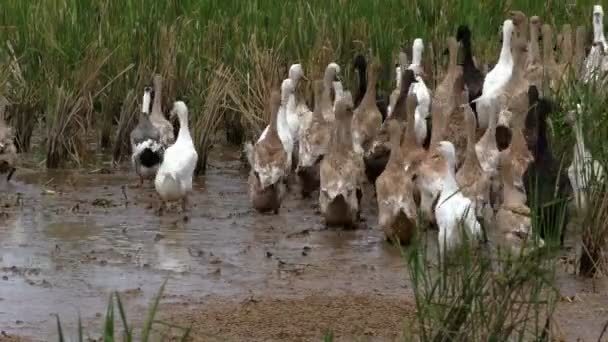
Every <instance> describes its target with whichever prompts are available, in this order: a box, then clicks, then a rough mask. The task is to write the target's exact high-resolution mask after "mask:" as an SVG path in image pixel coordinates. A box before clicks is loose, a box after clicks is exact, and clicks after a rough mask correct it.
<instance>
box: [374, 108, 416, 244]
mask: <svg viewBox="0 0 608 342" xmlns="http://www.w3.org/2000/svg"><path fill="white" fill-rule="evenodd" d="M386 126H387V131H388V135H389V137H390V157H389V160H388V163H387V164H386V168H385V169H384V171H383V172H382V174H381V175H380V176H379V177H378V178H377V179H376V183H375V185H376V194H377V199H378V201H377V202H378V225H379V226H380V228H382V230H383V231H384V235H385V237H386V239H387V240H388V241H393V242H397V243H400V244H408V243H409V242H410V240H411V238H412V236H413V235H414V232H415V229H416V223H417V208H416V203H415V199H414V192H415V190H416V189H415V185H414V182H413V180H414V176H415V172H414V170H415V167H409V168H408V170H407V171H406V170H404V168H403V162H402V159H401V136H402V132H403V123H402V122H400V121H399V120H395V119H391V120H387V121H386Z"/></svg>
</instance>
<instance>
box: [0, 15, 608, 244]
mask: <svg viewBox="0 0 608 342" xmlns="http://www.w3.org/2000/svg"><path fill="white" fill-rule="evenodd" d="M592 23H593V45H592V47H591V49H590V50H589V52H588V53H587V50H586V48H587V47H586V31H585V29H584V27H578V28H577V29H576V31H575V32H574V34H573V31H572V27H571V26H570V25H564V26H563V28H562V31H561V33H560V34H559V35H558V36H557V41H555V40H554V37H553V28H552V27H551V26H550V25H548V24H542V20H541V19H540V18H539V17H536V16H534V17H531V18H529V19H528V17H527V16H526V15H525V14H524V13H522V12H520V11H512V12H510V13H509V18H508V19H507V20H505V21H504V23H503V25H502V48H501V51H500V55H499V58H498V62H497V64H496V65H495V66H494V67H493V68H492V69H491V70H490V71H489V72H487V73H484V72H482V71H481V70H480V66H479V64H477V62H476V60H475V58H474V55H473V46H472V39H471V38H472V37H471V36H472V33H471V31H470V30H469V28H468V27H466V26H460V27H459V28H458V30H457V32H456V33H457V34H456V37H449V38H448V39H447V42H446V45H447V54H448V55H449V63H448V67H447V70H446V72H445V74H444V76H443V79H442V80H441V82H440V83H439V84H438V86H437V87H436V89H434V90H433V91H431V89H429V87H428V86H427V84H428V81H429V80H428V79H427V75H426V74H425V72H424V68H423V66H422V54H423V51H424V43H423V40H422V39H415V40H414V43H413V46H412V56H411V57H412V59H411V62H408V56H407V54H406V53H405V52H401V53H400V54H399V59H398V60H399V62H398V63H397V65H396V68H395V89H394V90H392V92H390V96H389V97H388V99H386V100H385V99H384V98H383V97H382V96H380V95H379V94H378V93H377V80H378V75H379V72H380V69H381V65H380V64H379V63H378V62H377V61H375V60H372V61H371V63H370V64H369V65H368V63H367V61H366V59H365V57H363V56H362V55H359V56H357V57H356V58H355V61H354V66H355V69H356V70H357V71H359V74H358V76H359V86H358V88H357V89H356V90H355V94H354V96H353V94H352V93H351V92H350V91H348V90H345V89H344V87H343V84H342V83H341V81H340V73H341V71H340V66H339V65H338V64H336V63H330V64H329V65H328V66H327V68H326V70H325V73H324V77H323V79H320V80H315V81H313V82H312V87H313V94H314V107H313V110H312V111H311V110H310V107H309V106H308V105H307V104H306V102H305V101H304V99H303V98H300V96H299V95H298V92H296V89H298V85H301V84H303V82H300V80H302V79H303V78H304V71H303V68H302V65H300V64H294V65H292V66H291V67H290V69H289V73H288V75H287V76H288V77H287V78H286V79H285V80H284V81H283V82H282V84H281V86H280V89H276V90H272V92H271V94H269V95H270V96H269V97H268V98H269V106H268V108H269V110H270V118H271V120H270V123H269V124H268V126H267V127H266V128H265V130H264V131H263V132H262V133H261V135H260V136H259V138H258V139H257V141H256V142H255V143H247V144H246V145H245V149H244V150H245V153H246V155H247V159H248V162H249V164H250V166H251V171H250V174H249V178H248V183H249V197H250V200H251V204H252V206H253V207H254V208H255V209H256V210H257V211H260V212H270V213H275V214H278V212H279V209H280V207H281V204H282V201H283V199H284V198H285V196H286V195H287V193H288V192H289V191H290V190H291V189H294V187H292V186H291V185H293V184H294V183H296V184H298V188H299V189H300V192H301V196H303V197H304V198H310V197H311V196H312V195H313V194H316V193H317V192H318V202H319V207H320V212H321V215H322V216H323V218H324V219H325V222H326V224H327V225H329V226H344V227H356V226H357V225H358V223H359V222H360V213H361V205H362V202H361V198H362V196H363V186H364V184H365V183H366V182H369V183H371V184H372V185H373V186H374V190H375V197H376V200H377V205H378V218H377V219H378V226H379V227H380V228H382V229H383V231H384V233H385V234H386V237H387V239H389V240H392V241H397V242H400V243H408V242H409V241H410V239H411V238H412V236H413V234H414V233H415V231H416V227H420V226H421V225H420V222H428V223H430V224H432V225H435V226H436V227H437V228H438V230H439V234H438V236H439V247H440V251H441V252H442V253H444V252H446V251H448V250H450V249H452V248H454V247H455V246H457V245H459V244H460V243H462V242H463V241H475V240H478V239H485V238H486V237H487V235H486V234H484V231H486V232H487V231H488V230H492V231H493V232H495V233H496V234H494V235H495V236H498V238H497V240H498V241H496V242H497V243H506V244H507V245H508V246H510V247H512V248H517V249H520V248H522V247H526V248H527V247H530V246H531V247H534V246H539V245H542V244H543V238H544V237H545V231H544V229H549V228H548V227H552V229H555V228H560V229H561V231H562V237H561V238H562V242H563V231H564V228H565V226H566V225H567V223H568V218H569V216H570V215H569V208H570V205H569V204H570V203H569V202H571V201H572V200H571V199H574V200H573V202H574V207H575V208H576V209H578V210H585V209H586V207H587V206H588V199H587V197H586V193H585V190H586V189H587V188H588V183H589V179H590V173H591V172H593V173H594V174H595V175H600V177H602V176H603V172H604V171H603V169H602V167H601V165H600V164H599V163H598V162H597V161H594V160H593V157H592V155H591V154H590V152H589V151H588V150H587V149H586V147H585V144H584V139H583V132H582V127H581V122H580V120H581V118H582V117H583V116H584V115H585V107H584V104H579V105H578V106H577V108H576V109H574V110H571V111H569V112H568V113H567V115H566V119H567V122H568V123H570V124H571V126H572V127H573V130H574V133H575V138H576V144H575V147H574V157H573V162H572V164H571V165H570V166H569V167H568V168H567V170H564V171H562V167H561V165H560V160H558V158H556V157H554V155H553V154H552V151H551V145H550V139H549V136H548V135H549V132H550V128H549V126H550V125H549V121H550V116H551V114H552V113H554V112H555V111H556V105H555V104H554V102H553V101H552V100H551V99H550V98H549V97H548V93H545V92H546V90H545V89H557V88H558V87H559V86H560V85H562V84H564V83H565V82H566V81H569V82H571V81H576V82H582V83H587V82H590V81H592V80H597V79H598V76H600V75H603V74H605V73H606V72H608V58H607V57H605V53H606V52H608V44H607V42H606V39H605V37H604V33H603V9H602V7H601V6H599V5H598V6H594V8H593V17H592ZM541 42H542V43H541ZM541 45H542V46H541ZM555 46H558V52H559V56H560V58H559V60H556V57H555V52H554V47H555ZM573 78H574V79H573ZM153 85H154V87H153V88H151V87H147V88H145V89H144V95H143V100H142V110H141V114H140V117H139V123H138V125H137V126H136V127H135V129H134V130H133V131H132V133H131V136H130V138H131V147H132V164H133V168H134V170H135V172H136V173H137V175H138V176H139V177H140V185H141V184H143V182H144V180H145V179H154V185H155V188H156V191H157V193H158V195H159V197H160V199H161V203H162V204H161V209H162V208H163V207H165V203H166V202H176V201H181V204H182V209H183V210H186V209H187V198H188V194H189V193H190V192H191V191H192V178H193V174H194V169H195V166H196V163H197V159H198V155H197V152H196V150H195V148H194V145H193V142H192V137H191V135H190V132H189V128H188V108H187V107H186V105H185V103H184V102H181V101H177V102H175V103H174V104H173V108H172V110H171V116H172V117H174V116H177V117H178V118H179V123H180V129H179V133H178V135H177V138H176V137H175V136H174V130H173V126H172V125H171V123H170V122H169V121H168V120H167V119H166V118H165V116H164V115H163V111H162V108H161V96H160V94H161V91H162V79H161V77H160V76H155V77H154V84H153ZM3 108H4V106H0V111H1V112H0V172H1V173H2V174H5V175H6V178H7V180H10V178H11V176H12V174H13V172H14V170H15V162H16V149H15V147H14V145H13V140H14V139H13V135H12V134H13V133H12V131H11V129H10V128H9V127H7V125H6V123H5V122H4V120H3V115H2V114H3V112H4V110H3ZM589 165H591V166H592V167H589ZM534 204H538V205H539V208H540V211H541V212H542V219H541V221H543V222H541V224H535V225H534V226H535V227H540V231H539V232H537V233H538V234H532V233H533V232H532V226H533V224H532V211H533V210H532V209H531V208H532V206H533V205H534ZM556 225H557V227H556ZM543 227H545V228H543ZM536 235H538V236H540V238H538V239H537V238H532V237H533V236H536Z"/></svg>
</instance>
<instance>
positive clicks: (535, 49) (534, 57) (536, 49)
mask: <svg viewBox="0 0 608 342" xmlns="http://www.w3.org/2000/svg"><path fill="white" fill-rule="evenodd" d="M538 39H539V34H538V26H536V25H532V29H531V30H530V60H531V61H532V62H533V63H538V62H540V46H539V45H538Z"/></svg>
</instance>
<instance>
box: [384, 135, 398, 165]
mask: <svg viewBox="0 0 608 342" xmlns="http://www.w3.org/2000/svg"><path fill="white" fill-rule="evenodd" d="M391 133H393V134H391V137H390V145H391V154H390V156H389V158H388V164H387V165H395V164H396V163H397V162H398V161H399V158H400V157H401V132H399V131H397V132H391Z"/></svg>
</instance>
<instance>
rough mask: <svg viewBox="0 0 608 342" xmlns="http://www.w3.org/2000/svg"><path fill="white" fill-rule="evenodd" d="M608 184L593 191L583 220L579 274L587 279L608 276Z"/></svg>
mask: <svg viewBox="0 0 608 342" xmlns="http://www.w3.org/2000/svg"><path fill="white" fill-rule="evenodd" d="M606 190H607V185H606V184H601V185H599V186H597V187H596V189H594V190H592V191H591V193H590V196H589V200H590V201H589V208H588V211H587V212H586V213H585V215H584V216H583V220H582V242H583V246H582V254H581V257H580V263H579V272H580V274H581V275H583V276H586V277H593V276H600V275H606V274H608V273H607V272H608V224H606V222H608V191H606Z"/></svg>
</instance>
